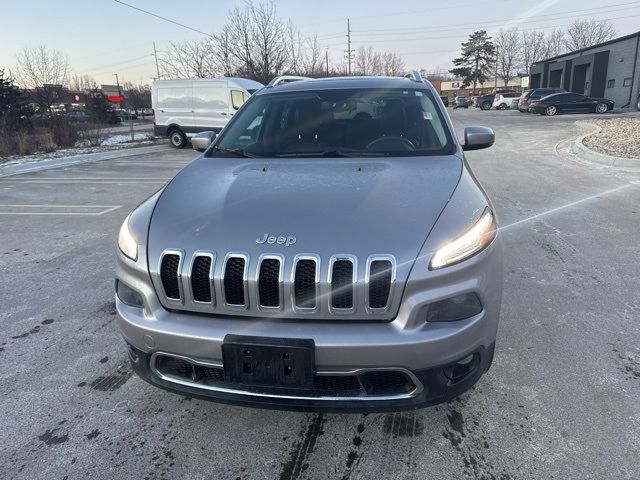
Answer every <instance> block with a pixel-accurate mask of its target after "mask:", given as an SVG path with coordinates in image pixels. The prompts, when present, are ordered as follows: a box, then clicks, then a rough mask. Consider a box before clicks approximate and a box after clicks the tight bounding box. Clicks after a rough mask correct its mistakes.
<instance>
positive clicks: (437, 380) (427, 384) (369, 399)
mask: <svg viewBox="0 0 640 480" xmlns="http://www.w3.org/2000/svg"><path fill="white" fill-rule="evenodd" d="M493 354H494V344H491V345H490V346H489V347H487V348H484V347H480V348H478V349H477V350H476V351H475V352H473V354H472V355H473V358H474V364H473V368H472V369H470V371H469V372H468V374H466V375H465V376H464V378H462V379H460V380H455V379H453V380H452V379H451V378H450V376H448V372H450V371H451V368H452V367H453V366H454V365H455V364H449V365H443V366H441V367H435V368H430V369H423V370H416V371H414V372H411V375H412V378H413V379H415V381H416V382H417V383H418V384H419V389H418V390H417V391H416V392H417V393H415V394H411V395H397V396H389V395H387V396H384V395H380V396H377V397H376V396H358V397H353V398H344V397H340V398H326V399H324V398H313V397H309V398H305V397H303V396H301V395H296V394H295V392H294V393H292V392H290V391H287V392H283V393H273V394H265V393H261V394H252V393H251V392H247V391H233V389H229V388H225V387H224V386H221V387H218V388H216V387H212V386H209V387H208V388H202V386H201V385H197V384H195V383H194V382H189V381H181V382H178V381H175V379H171V378H170V377H166V376H164V375H160V374H158V372H157V370H155V368H153V357H154V356H153V355H149V354H147V353H144V352H142V351H140V350H137V349H135V348H134V347H131V346H129V356H130V360H131V365H132V368H133V370H134V371H135V372H136V373H137V374H138V376H139V377H140V378H142V379H143V380H145V381H146V382H148V383H150V384H151V385H154V386H156V387H160V388H162V389H165V390H167V391H170V392H173V393H177V394H181V395H187V396H190V397H195V398H200V399H203V400H212V401H215V402H219V403H225V404H230V405H238V406H244V407H259V408H268V409H277V410H299V411H314V412H318V411H324V412H382V411H397V410H407V409H415V408H422V407H427V406H431V405H437V404H439V403H443V402H447V401H450V400H452V399H453V398H455V397H457V396H459V395H461V394H462V393H463V392H465V391H466V390H468V389H469V388H471V387H472V386H473V385H474V384H475V383H476V382H477V381H478V380H479V379H480V377H481V376H482V375H483V374H484V373H485V372H486V371H487V370H489V368H490V366H491V363H492V361H493Z"/></svg>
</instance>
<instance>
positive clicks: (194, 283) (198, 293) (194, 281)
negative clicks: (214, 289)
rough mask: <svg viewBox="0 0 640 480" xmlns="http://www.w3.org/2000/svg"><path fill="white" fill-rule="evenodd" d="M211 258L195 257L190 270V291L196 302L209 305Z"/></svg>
mask: <svg viewBox="0 0 640 480" xmlns="http://www.w3.org/2000/svg"><path fill="white" fill-rule="evenodd" d="M210 273H211V257H205V256H202V257H196V259H195V260H194V261H193V269H192V270H191V289H192V290H193V299H194V300H195V301H196V302H205V303H211V281H210V278H209V277H210Z"/></svg>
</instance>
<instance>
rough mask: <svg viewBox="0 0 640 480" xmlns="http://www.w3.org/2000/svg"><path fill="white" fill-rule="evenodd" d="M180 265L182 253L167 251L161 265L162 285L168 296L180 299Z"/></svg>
mask: <svg viewBox="0 0 640 480" xmlns="http://www.w3.org/2000/svg"><path fill="white" fill-rule="evenodd" d="M179 267H180V255H177V254H173V253H167V254H166V255H165V256H164V257H162V263H161V265H160V278H161V279H162V287H163V288H164V292H165V294H166V295H167V297H168V298H171V299H173V300H179V299H180V286H179V283H178V268H179Z"/></svg>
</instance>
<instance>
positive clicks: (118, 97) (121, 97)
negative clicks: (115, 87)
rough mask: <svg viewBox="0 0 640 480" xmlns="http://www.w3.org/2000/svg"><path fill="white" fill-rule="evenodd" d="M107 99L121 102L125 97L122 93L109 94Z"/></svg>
mask: <svg viewBox="0 0 640 480" xmlns="http://www.w3.org/2000/svg"><path fill="white" fill-rule="evenodd" d="M107 101H108V102H114V103H120V102H124V97H123V96H122V95H107Z"/></svg>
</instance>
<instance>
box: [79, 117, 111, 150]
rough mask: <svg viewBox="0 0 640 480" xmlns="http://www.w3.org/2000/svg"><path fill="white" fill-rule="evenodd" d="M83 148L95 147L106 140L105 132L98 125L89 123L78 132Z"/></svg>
mask: <svg viewBox="0 0 640 480" xmlns="http://www.w3.org/2000/svg"><path fill="white" fill-rule="evenodd" d="M78 136H79V138H80V143H81V144H82V145H83V146H89V147H97V146H100V145H102V143H103V142H104V141H105V140H106V139H107V136H108V134H107V130H106V129H105V128H104V127H103V126H102V125H100V124H99V123H90V124H87V125H85V126H84V127H83V128H82V129H81V130H79V131H78Z"/></svg>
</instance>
